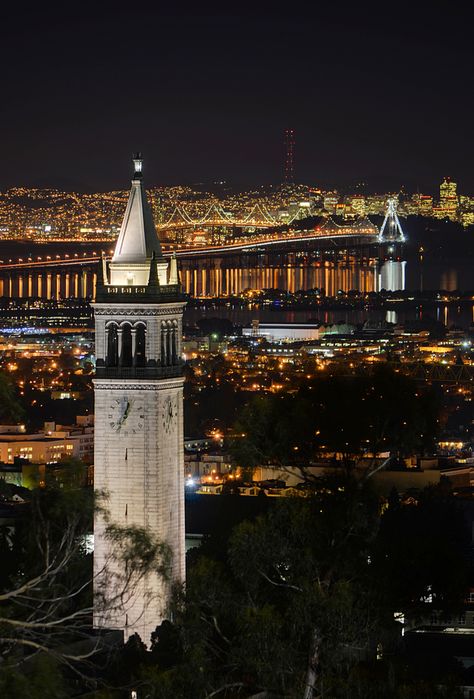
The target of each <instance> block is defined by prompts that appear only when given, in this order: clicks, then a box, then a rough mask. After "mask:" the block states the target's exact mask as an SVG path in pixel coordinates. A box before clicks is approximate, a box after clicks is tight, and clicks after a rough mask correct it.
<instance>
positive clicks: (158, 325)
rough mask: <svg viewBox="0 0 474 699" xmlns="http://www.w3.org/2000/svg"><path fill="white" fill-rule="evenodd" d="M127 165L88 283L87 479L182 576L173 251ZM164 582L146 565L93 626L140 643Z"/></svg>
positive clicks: (97, 538)
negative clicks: (117, 211)
mask: <svg viewBox="0 0 474 699" xmlns="http://www.w3.org/2000/svg"><path fill="white" fill-rule="evenodd" d="M133 162H134V166H135V172H134V176H133V179H132V189H131V192H130V197H129V200H128V204H127V209H126V211H125V216H124V219H123V223H122V227H121V230H120V234H119V237H118V240H117V244H116V248H115V253H114V255H113V258H112V261H111V262H110V265H109V267H108V268H107V266H106V264H105V260H104V261H103V266H102V270H101V272H102V274H100V275H99V280H98V283H97V290H96V302H95V303H94V314H95V337H96V358H97V361H96V377H95V379H94V388H95V449H94V483H95V488H96V490H98V491H104V492H106V493H107V495H108V501H107V507H108V511H109V516H110V520H111V522H113V523H114V524H117V525H121V526H133V525H136V526H138V527H143V528H146V529H148V530H149V531H150V532H152V533H153V534H155V535H156V536H158V537H159V538H160V539H161V540H162V541H164V542H166V543H167V544H168V545H169V547H170V549H171V552H172V557H173V558H172V579H173V580H184V575H185V550H184V536H185V534H184V472H183V471H184V469H183V363H182V359H181V355H182V352H181V338H182V316H183V308H184V306H185V302H184V299H183V295H182V290H181V286H180V284H179V279H178V271H177V265H176V259H175V258H172V259H171V260H170V261H169V262H168V261H167V260H165V259H164V258H163V254H162V251H161V246H160V241H159V239H158V236H157V233H156V229H155V226H154V223H153V217H152V213H151V209H150V206H149V204H148V202H147V198H146V192H145V189H144V187H143V180H142V160H141V157H140V156H139V155H138V156H137V157H136V158H134V160H133ZM105 526H106V525H105V521H104V519H103V517H102V516H101V515H100V514H99V515H97V516H96V520H95V523H94V580H95V592H96V594H97V593H98V591H99V589H101V590H103V588H104V584H105V586H106V595H107V596H109V597H110V599H112V598H113V597H114V594H115V592H114V590H112V589H110V590H108V588H107V585H109V584H110V585H111V583H109V582H105V581H106V572H110V570H109V571H107V568H108V567H110V564H109V559H110V554H111V549H110V544H109V543H108V540H107V538H106V537H105V535H104V534H105ZM168 590H169V585H168V584H165V583H163V581H162V580H160V579H159V577H158V576H157V575H156V576H155V575H154V574H153V575H149V576H148V577H147V578H146V579H145V580H143V581H141V583H140V584H139V585H137V586H136V587H135V588H134V589H132V590H129V597H128V596H127V599H126V601H125V600H124V603H123V605H121V606H120V607H119V608H118V609H115V610H114V611H111V610H109V611H108V612H107V611H106V612H105V613H104V612H103V611H102V610H101V609H99V608H98V607H97V606H96V609H95V614H94V625H95V626H96V627H97V628H109V629H110V628H115V629H123V631H124V633H125V638H128V637H129V636H130V635H132V634H134V633H138V634H139V635H140V636H141V638H142V640H143V641H144V642H145V643H149V641H150V634H151V632H152V631H154V629H155V627H156V626H157V624H160V623H161V621H162V620H163V618H165V617H166V614H167V603H168V594H169V593H168Z"/></svg>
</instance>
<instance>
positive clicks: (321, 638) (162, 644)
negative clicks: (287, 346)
mask: <svg viewBox="0 0 474 699" xmlns="http://www.w3.org/2000/svg"><path fill="white" fill-rule="evenodd" d="M370 483H371V482H370V480H366V481H363V482H361V481H360V480H357V479H355V478H354V477H353V476H352V475H350V474H344V473H342V474H340V475H339V476H338V477H337V478H336V477H329V478H326V479H324V480H322V481H321V482H320V487H319V488H313V490H312V492H311V494H309V495H308V496H307V497H304V498H301V497H295V498H285V499H281V500H279V501H277V502H276V503H274V505H273V507H271V508H269V509H268V512H267V513H266V514H265V515H263V516H260V517H258V518H257V519H256V520H254V521H253V522H244V523H242V524H240V525H239V526H238V527H237V528H236V529H235V530H234V532H233V534H231V536H230V538H229V540H228V549H227V556H226V557H225V558H223V557H222V556H221V555H220V552H219V550H218V549H216V550H217V551H218V555H217V557H215V556H213V555H212V546H206V547H205V548H204V550H203V552H201V553H199V550H197V551H196V552H193V553H195V556H193V564H192V565H191V567H190V570H189V572H188V579H187V585H186V591H185V594H184V593H182V594H180V595H178V596H177V598H176V602H175V610H174V614H173V624H172V625H171V624H170V623H169V622H168V623H167V625H166V628H163V630H162V631H160V633H159V634H158V636H159V643H158V647H159V648H160V658H161V659H165V660H164V662H163V660H160V659H159V658H156V659H154V660H151V661H150V662H148V663H147V664H146V666H144V667H143V668H142V670H143V672H142V674H141V683H140V684H139V685H138V686H139V687H140V688H141V691H142V695H139V696H149V697H150V699H151V698H153V699H157V698H158V697H159V698H160V699H167V698H169V697H173V698H174V699H185V698H187V697H189V696H192V697H195V698H196V699H210V698H211V697H232V698H237V697H239V698H243V697H250V696H252V695H253V694H256V693H258V692H267V693H268V695H269V696H285V697H295V698H298V699H316V698H317V697H321V696H328V697H331V699H348V697H351V698H352V697H360V698H361V699H362V697H364V699H378V698H379V697H380V696H386V697H387V698H389V699H407V698H408V697H415V696H420V697H423V696H426V697H428V696H430V697H433V698H435V697H456V696H458V693H457V690H456V689H455V688H453V686H454V685H453V684H452V683H453V682H454V684H455V679H456V677H455V673H456V672H457V670H456V667H455V665H453V666H452V667H450V668H443V667H439V668H438V669H437V672H436V673H434V672H433V671H432V669H429V668H426V674H423V673H422V672H420V668H419V665H418V664H417V663H416V661H415V662H411V661H410V659H409V658H406V657H404V656H403V655H402V654H401V652H400V644H401V642H402V639H401V633H400V632H401V628H400V625H399V624H398V623H397V622H395V621H394V611H400V610H404V609H406V608H407V607H406V603H407V601H408V602H409V603H410V604H412V602H413V599H415V598H416V596H417V595H418V594H419V592H420V590H422V589H423V586H422V584H421V583H422V582H423V581H424V580H433V577H432V575H431V573H432V572H433V571H434V570H438V571H440V570H441V569H442V567H443V563H442V562H441V563H440V562H439V560H438V561H437V555H436V550H435V548H436V547H435V545H431V544H430V541H431V540H432V532H431V530H430V522H432V520H433V518H436V516H437V514H436V513H438V515H439V513H440V512H441V511H442V510H443V508H447V509H446V515H445V518H444V519H443V518H442V521H441V524H440V527H439V529H440V528H441V527H446V528H447V529H448V534H447V535H446V537H445V538H446V541H447V542H449V541H451V542H453V541H458V540H459V541H463V535H462V534H461V529H462V528H461V529H459V528H458V525H457V524H455V525H454V526H453V522H452V519H451V520H450V519H449V515H448V511H449V508H450V507H451V506H452V504H453V503H452V499H451V498H449V497H447V499H446V500H444V501H443V500H442V498H441V494H440V492H438V493H434V492H432V491H430V490H427V491H426V492H425V494H424V498H426V499H427V501H429V502H430V504H429V506H428V509H431V510H432V511H431V512H428V510H427V509H426V507H425V505H424V504H421V505H420V509H419V515H418V517H417V518H415V519H410V524H411V525H412V527H413V529H412V538H413V539H414V540H415V541H416V548H417V551H418V554H419V556H420V558H421V559H422V565H421V566H420V567H419V568H420V580H421V583H420V580H418V579H416V580H413V578H412V576H410V575H409V576H407V574H406V567H405V559H404V556H403V552H402V550H401V549H402V543H399V542H398V541H396V540H394V539H392V538H391V537H389V536H387V533H386V531H385V529H386V527H388V528H389V529H390V531H392V526H394V528H395V526H396V525H392V522H391V521H390V520H391V518H392V516H394V515H393V513H392V514H390V513H385V514H384V515H383V516H382V517H380V508H379V501H378V498H377V497H376V496H375V495H374V493H373V492H372V490H371V487H370ZM440 498H441V499H440ZM414 507H415V508H416V507H417V506H413V505H410V506H408V505H403V504H400V506H399V508H398V509H396V510H395V511H394V512H395V516H396V517H399V516H401V517H409V515H408V514H407V513H408V511H411V510H413V508H414ZM403 510H406V512H405V513H404V514H401V515H399V514H398V513H402V511H403ZM451 514H452V512H451ZM398 521H400V520H398ZM450 522H451V524H450ZM458 524H459V526H461V525H460V522H459V523H458ZM439 529H437V530H436V531H437V532H439ZM405 542H406V539H404V540H403V543H405ZM424 551H426V553H424ZM441 551H445V545H444V544H443V543H442V542H441ZM415 555H416V554H415V551H413V556H415ZM381 556H382V557H383V558H384V559H387V560H388V561H389V564H388V565H387V566H386V567H384V565H383V564H382V563H381V561H380V560H379V557H381ZM411 561H412V557H411V554H410V556H409V559H408V563H409V564H410V562H411ZM449 561H450V565H453V566H454V567H455V569H456V570H457V571H459V572H461V571H464V573H465V571H466V562H465V560H464V558H463V551H462V547H457V548H455V550H454V552H453V553H452V554H451V556H450V558H449ZM388 576H392V582H391V584H390V586H387V578H388ZM448 577H449V576H446V578H445V579H444V582H443V581H441V582H442V584H440V585H438V586H437V587H436V589H437V590H441V589H443V590H444V593H443V596H442V597H440V603H441V604H442V605H449V603H450V602H449V600H451V601H452V600H453V599H456V598H459V595H461V597H462V592H463V587H462V585H452V584H450V583H449V581H448V579H447V578H448ZM406 579H407V580H408V582H407V584H405V582H404V581H405V580H406ZM436 584H437V583H436ZM377 648H379V649H383V653H384V659H382V660H377V657H376V656H377ZM443 686H444V687H446V689H443Z"/></svg>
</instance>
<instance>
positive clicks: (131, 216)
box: [112, 153, 163, 263]
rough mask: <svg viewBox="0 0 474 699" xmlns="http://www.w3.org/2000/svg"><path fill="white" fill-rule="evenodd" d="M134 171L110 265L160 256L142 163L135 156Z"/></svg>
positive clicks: (138, 261) (145, 260) (144, 260)
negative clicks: (144, 185)
mask: <svg viewBox="0 0 474 699" xmlns="http://www.w3.org/2000/svg"><path fill="white" fill-rule="evenodd" d="M133 163H134V166H135V172H134V175H133V179H132V188H131V190H130V196H129V198H128V204H127V208H126V210H125V215H124V217H123V221H122V226H121V228H120V233H119V236H118V239H117V244H116V246H115V251H114V255H113V258H112V262H126V263H143V262H147V261H149V260H150V259H151V257H152V255H153V253H155V257H157V258H160V257H163V254H162V251H161V245H160V240H159V238H158V234H157V232H156V228H155V224H154V222H153V215H152V212H151V208H150V205H149V203H148V200H147V196H146V192H145V188H144V187H143V179H142V165H143V160H142V157H141V155H140V153H138V154H137V155H136V156H135V157H134V158H133Z"/></svg>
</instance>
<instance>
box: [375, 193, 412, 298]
mask: <svg viewBox="0 0 474 699" xmlns="http://www.w3.org/2000/svg"><path fill="white" fill-rule="evenodd" d="M397 205H398V201H397V199H396V198H395V197H393V198H390V199H388V200H387V210H386V213H385V218H384V221H383V223H382V227H381V228H380V233H379V244H380V254H379V259H380V272H379V284H378V289H379V291H381V290H382V289H385V291H403V290H404V289H405V267H406V261H405V260H404V259H403V243H404V242H405V240H406V238H405V234H404V232H403V228H402V225H401V223H400V219H399V218H398V213H397Z"/></svg>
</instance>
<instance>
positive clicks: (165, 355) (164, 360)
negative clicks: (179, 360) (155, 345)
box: [160, 320, 168, 366]
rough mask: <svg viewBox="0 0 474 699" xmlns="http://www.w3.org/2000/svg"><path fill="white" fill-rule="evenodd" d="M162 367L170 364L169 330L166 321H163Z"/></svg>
mask: <svg viewBox="0 0 474 699" xmlns="http://www.w3.org/2000/svg"><path fill="white" fill-rule="evenodd" d="M160 358H161V366H166V365H167V364H168V328H167V326H166V321H165V320H162V321H161V347H160Z"/></svg>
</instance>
